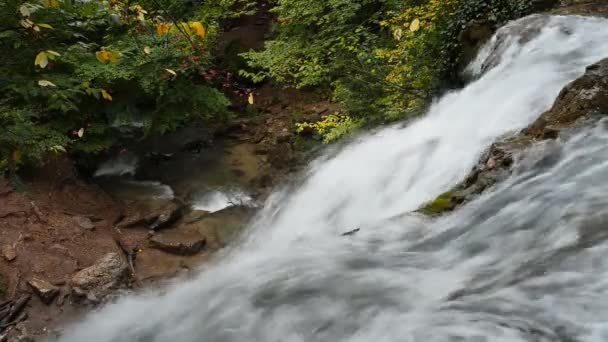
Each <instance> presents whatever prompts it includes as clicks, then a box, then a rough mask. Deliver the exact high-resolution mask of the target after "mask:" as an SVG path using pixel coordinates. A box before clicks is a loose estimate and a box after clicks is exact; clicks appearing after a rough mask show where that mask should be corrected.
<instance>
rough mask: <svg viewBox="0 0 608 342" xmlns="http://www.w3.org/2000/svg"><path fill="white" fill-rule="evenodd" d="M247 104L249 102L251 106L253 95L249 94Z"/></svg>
mask: <svg viewBox="0 0 608 342" xmlns="http://www.w3.org/2000/svg"><path fill="white" fill-rule="evenodd" d="M247 102H249V104H250V105H252V104H253V93H249V98H248V99H247Z"/></svg>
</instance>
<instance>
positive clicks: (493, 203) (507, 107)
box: [61, 17, 608, 342]
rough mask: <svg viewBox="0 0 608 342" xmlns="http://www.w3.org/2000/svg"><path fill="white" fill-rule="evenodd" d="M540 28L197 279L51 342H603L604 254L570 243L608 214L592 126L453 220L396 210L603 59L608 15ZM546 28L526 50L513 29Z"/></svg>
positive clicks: (286, 198) (311, 187) (364, 147)
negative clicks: (585, 224)
mask: <svg viewBox="0 0 608 342" xmlns="http://www.w3.org/2000/svg"><path fill="white" fill-rule="evenodd" d="M543 20H544V19H543V18H542V17H535V18H533V19H529V18H528V19H526V20H523V21H518V22H515V23H512V24H510V25H509V27H507V28H505V29H503V30H502V34H503V35H506V36H507V38H508V39H506V40H497V41H495V42H494V43H495V44H497V45H495V47H496V48H497V49H498V51H500V52H501V56H502V58H501V59H500V62H499V63H498V64H497V65H496V66H495V67H494V68H492V69H491V70H489V71H488V72H487V73H485V74H484V75H483V76H482V77H481V78H479V79H478V80H477V81H475V82H473V83H471V84H470V85H469V86H468V87H466V88H465V89H463V90H462V91H459V92H455V93H452V94H448V95H446V96H444V97H443V98H442V99H441V100H439V101H438V102H437V103H436V104H435V105H434V106H433V107H432V108H431V110H430V111H429V113H428V114H427V115H426V116H425V117H423V118H421V119H419V120H417V121H415V122H413V123H411V124H409V125H408V126H406V127H401V126H394V127H390V128H387V129H384V130H381V131H378V132H377V133H375V134H372V135H369V136H365V137H362V138H360V139H359V140H358V141H357V142H355V143H352V144H350V145H349V146H346V147H344V148H343V149H342V150H341V151H340V152H339V153H337V154H336V155H334V156H331V157H329V156H328V157H326V158H323V159H322V160H319V161H317V162H315V163H314V165H313V166H312V167H311V170H310V172H309V175H308V176H307V179H306V180H305V181H304V182H303V183H302V184H301V186H299V187H298V188H297V189H296V190H295V191H293V192H277V193H276V194H275V195H274V196H272V197H271V199H270V200H269V202H268V203H267V205H266V207H265V208H264V209H263V210H262V211H261V213H260V215H259V216H258V218H257V219H256V220H255V221H254V222H252V223H251V225H250V227H249V228H248V231H247V236H246V237H244V238H243V241H242V242H241V243H240V244H239V245H237V246H234V247H233V248H232V249H231V250H230V251H227V252H226V253H225V255H222V256H221V257H219V258H218V261H216V262H215V263H212V264H209V265H207V266H206V267H205V269H203V270H202V271H201V273H200V274H199V275H198V276H197V277H196V278H195V279H193V280H189V281H185V282H183V283H181V284H176V285H174V286H172V287H170V288H168V289H166V291H163V292H162V293H157V292H153V293H149V294H146V295H139V296H131V297H127V298H124V299H122V300H121V301H119V302H118V303H116V304H113V305H109V306H107V307H105V308H103V309H102V310H100V311H99V312H96V313H93V314H91V315H89V317H88V318H87V319H85V320H84V321H83V322H81V323H80V324H78V325H76V326H74V327H72V328H71V329H69V330H68V331H67V332H66V334H65V335H64V336H63V337H62V338H61V340H62V341H68V342H72V341H74V342H76V341H78V342H80V341H99V342H110V341H111V342H115V341H142V342H143V341H146V342H160V341H168V340H173V341H183V342H190V341H192V342H194V341H213V342H215V341H222V342H224V341H226V342H228V341H230V342H232V341H235V342H236V341H260V342H274V341H276V342H285V341H289V342H291V341H294V342H295V341H302V342H304V341H306V342H311V341H377V342H378V341H604V340H606V339H607V338H608V326H607V325H606V323H605V322H608V305H606V304H603V303H604V302H605V301H602V300H601V298H605V296H606V295H608V290H607V289H608V287H607V286H606V285H607V283H606V280H604V279H608V262H607V261H606V260H608V259H606V258H605V257H604V256H605V255H606V249H608V247H607V246H606V244H602V245H599V246H590V247H589V248H587V247H588V246H579V245H577V243H578V242H577V241H578V240H577V234H576V229H577V227H580V226H581V220H583V218H584V217H589V216H591V217H594V216H592V215H597V213H598V210H597V209H598V207H601V206H600V205H603V207H604V208H606V207H607V205H606V204H608V203H607V202H608V200H607V199H606V196H605V193H606V191H608V188H606V187H607V185H606V184H608V163H606V162H604V161H605V160H607V159H608V148H606V146H608V133H606V132H605V129H603V128H602V127H601V126H600V127H598V128H596V130H595V131H593V132H592V133H590V134H582V135H580V136H578V137H577V138H575V139H572V140H571V141H569V142H568V143H566V144H565V145H564V146H565V147H563V148H557V151H558V152H555V151H554V150H552V149H551V148H548V147H547V148H546V150H545V149H544V147H539V148H538V151H536V153H541V154H542V153H557V157H556V158H554V159H555V162H554V163H553V164H551V165H548V166H547V165H537V166H534V167H529V168H528V169H526V168H525V167H524V166H521V168H522V170H521V172H520V174H519V175H518V176H516V177H514V178H512V179H510V180H509V181H507V182H506V183H505V184H503V185H501V186H500V187H499V188H498V189H497V190H496V191H494V192H491V193H489V194H487V195H485V196H483V197H482V198H480V199H479V200H477V201H475V202H473V203H471V204H470V205H468V206H466V207H465V208H463V209H462V210H459V211H457V212H455V213H454V214H452V215H450V216H446V217H443V218H441V219H439V220H436V221H427V220H424V219H422V218H419V217H417V216H415V215H405V216H404V215H402V214H404V213H407V212H409V211H412V210H414V209H416V208H417V207H419V206H420V205H421V204H423V203H424V202H426V201H428V200H430V199H432V198H434V197H435V196H437V195H438V194H440V193H441V192H443V191H445V190H447V189H449V187H450V186H452V185H454V184H455V183H456V182H458V181H459V180H460V179H461V178H462V177H463V176H464V175H465V174H466V173H467V172H468V171H469V170H470V168H471V167H472V166H473V165H474V163H475V162H476V160H477V158H478V157H479V155H480V153H481V152H482V151H483V150H484V149H485V148H487V147H488V145H489V144H490V143H491V142H492V141H493V140H495V139H496V138H497V137H499V136H501V135H503V134H506V133H510V132H513V131H515V130H518V129H521V128H523V127H525V126H526V125H527V124H529V123H530V122H531V121H533V120H534V119H535V118H536V117H538V115H539V114H540V113H541V112H543V111H544V110H546V109H548V108H549V107H550V105H551V104H552V102H553V100H554V99H555V97H556V96H557V94H558V92H559V91H560V90H561V88H563V87H564V85H566V84H567V83H568V82H569V81H571V80H573V79H575V78H576V77H578V76H579V75H581V74H582V73H583V72H584V69H585V67H586V66H587V65H589V64H592V63H594V62H596V61H598V60H599V59H601V58H603V57H606V56H608V44H606V41H608V21H606V20H603V19H593V18H581V17H555V18H551V19H550V20H548V22H543ZM541 24H542V31H541V32H540V33H539V34H538V35H535V36H533V37H534V38H531V39H520V38H521V37H519V36H517V35H518V32H520V31H521V30H516V29H513V28H518V27H522V26H525V27H531V26H532V25H541ZM498 43H500V44H498ZM499 45H500V46H499ZM492 50H493V49H492V48H487V49H485V50H484V53H482V54H481V57H480V59H484V60H485V58H486V57H488V56H489V55H490V51H492ZM483 64H484V63H483V61H481V60H478V61H476V62H475V63H474V64H473V65H474V68H477V69H478V70H481V69H482V67H481V66H482V65H483ZM532 165H535V164H532ZM583 171H584V172H583ZM564 206H565V207H566V209H563V208H564ZM604 210H605V209H604ZM577 214H578V215H577ZM399 215H401V216H399ZM585 215H587V216H585ZM606 217H608V214H607V215H606ZM602 219H603V218H602V217H600V218H598V220H599V221H602ZM606 221H608V219H606ZM602 222H603V221H602ZM591 226H593V225H591ZM354 228H361V231H360V232H359V233H358V234H356V235H355V236H352V237H343V236H340V233H342V232H345V231H348V230H352V229H354ZM593 232H595V231H593ZM595 233H596V234H598V233H597V232H595ZM575 247H578V249H577V248H575ZM537 261H540V263H539V264H538V263H535V262H537Z"/></svg>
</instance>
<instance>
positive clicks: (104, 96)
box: [101, 89, 112, 101]
mask: <svg viewBox="0 0 608 342" xmlns="http://www.w3.org/2000/svg"><path fill="white" fill-rule="evenodd" d="M101 96H102V97H103V98H104V99H105V100H108V101H112V95H110V93H108V92H107V91H106V90H105V89H101Z"/></svg>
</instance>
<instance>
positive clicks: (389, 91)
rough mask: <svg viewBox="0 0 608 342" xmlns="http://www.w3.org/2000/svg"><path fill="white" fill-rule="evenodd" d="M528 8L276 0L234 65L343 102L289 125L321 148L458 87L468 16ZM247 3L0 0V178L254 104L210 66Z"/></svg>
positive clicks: (496, 16) (506, 2)
mask: <svg viewBox="0 0 608 342" xmlns="http://www.w3.org/2000/svg"><path fill="white" fill-rule="evenodd" d="M552 1H553V0H547V1H545V2H552ZM540 2H541V3H543V2H542V1H540ZM534 3H539V1H538V0H383V1H376V0H326V1H318V0H275V1H272V2H270V6H271V7H272V9H271V11H272V13H273V15H274V16H275V17H276V22H275V27H274V29H273V32H274V38H273V39H271V40H270V41H268V42H267V43H266V47H265V49H264V50H262V51H258V52H254V51H251V52H246V53H244V54H243V55H242V57H244V58H245V60H246V61H247V65H248V66H247V68H246V70H240V73H241V75H242V76H245V77H246V78H247V79H248V81H254V82H261V81H262V80H264V79H274V80H276V81H278V82H279V83H283V84H285V85H288V86H295V87H298V88H306V89H314V90H315V92H317V93H321V94H323V96H324V97H330V98H332V99H334V100H335V101H337V102H339V103H341V104H342V106H343V111H342V112H341V113H339V114H336V115H331V116H328V117H325V118H324V119H322V120H321V121H319V122H313V123H306V122H299V124H298V125H297V126H296V130H298V131H299V132H300V133H302V134H303V135H305V134H312V135H315V136H318V137H320V138H321V139H322V140H323V141H324V142H326V143H327V142H331V141H333V140H335V139H338V138H340V137H343V136H345V135H347V134H348V133H350V132H351V131H353V130H355V129H356V128H358V127H362V126H366V125H377V124H382V123H386V122H390V121H394V120H398V119H403V118H408V117H412V116H415V115H418V114H419V113H421V111H422V110H423V109H424V107H425V106H426V105H427V104H428V103H429V101H430V99H431V98H432V97H433V96H435V95H436V94H438V93H439V92H441V91H443V90H445V89H446V88H450V87H453V86H455V85H458V80H459V77H458V70H459V69H460V67H461V66H462V65H463V64H464V63H465V62H466V60H467V58H468V57H469V56H470V50H474V47H471V46H469V45H470V44H469V43H470V42H465V41H464V40H463V33H466V31H467V30H468V29H470V27H471V25H482V26H484V27H488V31H490V32H491V30H493V29H494V28H496V27H497V26H499V25H501V24H503V23H504V22H505V21H507V20H510V19H513V18H517V17H520V16H523V15H525V14H528V13H530V12H532V11H534V10H536V9H535V8H534V7H533V4H534ZM255 5H256V1H254V0H217V1H210V0H204V1H198V2H195V1H175V0H96V1H78V0H3V1H0V46H1V48H2V54H0V90H1V91H2V95H3V96H2V97H1V98H0V126H1V127H2V128H3V134H1V135H0V173H4V172H6V171H7V170H9V171H15V170H16V169H17V168H18V167H19V165H21V164H28V163H36V162H38V161H40V160H42V159H44V158H46V157H48V156H50V155H55V154H62V153H69V154H70V155H72V156H76V157H86V156H88V155H95V154H97V153H99V152H101V151H105V150H107V149H109V148H110V147H111V146H112V145H113V144H114V143H115V142H116V139H117V137H119V134H120V132H121V127H125V126H132V125H134V124H136V125H138V126H143V127H144V131H145V132H147V133H150V132H160V133H164V132H167V131H172V130H175V129H177V128H179V127H181V126H184V125H187V124H190V123H192V122H194V121H202V122H213V123H215V124H218V123H223V122H227V121H228V120H229V119H230V112H229V111H228V107H229V105H230V104H231V103H235V102H237V101H241V102H242V103H247V102H249V103H250V104H252V103H253V97H252V95H251V94H250V93H249V92H248V91H245V90H244V89H242V88H240V87H238V86H237V85H236V82H235V80H234V76H232V74H231V73H230V72H228V71H226V70H225V71H222V70H217V65H223V66H231V67H230V68H232V69H234V68H235V65H238V67H236V68H240V67H242V64H241V63H240V62H238V61H232V62H234V63H232V62H231V61H221V63H216V59H217V58H216V56H217V54H216V50H218V49H217V47H218V45H219V44H218V40H219V37H220V35H221V34H222V32H221V25H220V23H221V22H222V20H226V19H231V18H238V17H239V16H241V15H243V14H244V13H252V11H254V10H255ZM235 49H236V48H235ZM227 50H230V49H229V48H228V49H227ZM237 50H238V49H237ZM237 62H238V63H237ZM233 71H234V70H233Z"/></svg>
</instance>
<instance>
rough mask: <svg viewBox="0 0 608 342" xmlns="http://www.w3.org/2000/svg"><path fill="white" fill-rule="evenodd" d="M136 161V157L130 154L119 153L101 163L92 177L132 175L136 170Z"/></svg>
mask: <svg viewBox="0 0 608 342" xmlns="http://www.w3.org/2000/svg"><path fill="white" fill-rule="evenodd" d="M138 162H139V161H138V159H137V157H136V156H134V155H132V154H128V153H126V154H120V155H118V156H116V157H115V158H112V159H109V160H107V161H105V162H104V163H102V164H101V165H100V166H99V168H97V170H96V171H95V173H94V174H93V177H104V176H125V175H131V176H134V175H135V172H136V171H137V164H138Z"/></svg>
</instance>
